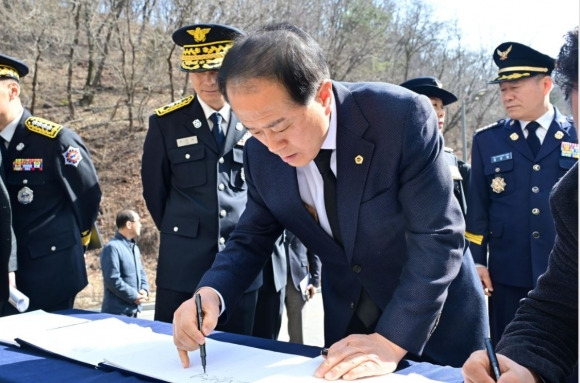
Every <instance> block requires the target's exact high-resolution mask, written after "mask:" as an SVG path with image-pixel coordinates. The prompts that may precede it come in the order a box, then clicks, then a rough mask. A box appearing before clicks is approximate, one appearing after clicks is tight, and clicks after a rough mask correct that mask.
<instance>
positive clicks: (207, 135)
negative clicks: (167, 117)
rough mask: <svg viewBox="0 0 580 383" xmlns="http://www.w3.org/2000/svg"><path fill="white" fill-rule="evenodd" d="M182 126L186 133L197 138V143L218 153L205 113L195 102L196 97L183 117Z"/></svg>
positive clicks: (196, 101)
mask: <svg viewBox="0 0 580 383" xmlns="http://www.w3.org/2000/svg"><path fill="white" fill-rule="evenodd" d="M183 124H184V125H185V127H186V129H187V130H188V131H190V132H191V133H193V134H194V135H195V136H196V137H197V140H198V142H201V143H203V144H204V145H205V146H206V147H208V148H210V149H211V150H213V151H214V152H216V153H218V148H217V144H216V142H215V139H214V138H213V135H212V134H211V130H210V129H209V123H208V122H207V119H206V118H205V113H204V112H203V108H202V107H201V105H200V103H199V101H198V100H197V97H196V98H195V100H194V101H193V105H192V108H191V109H190V111H189V113H187V114H186V115H185V116H184V118H183Z"/></svg>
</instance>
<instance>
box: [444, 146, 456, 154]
mask: <svg viewBox="0 0 580 383" xmlns="http://www.w3.org/2000/svg"><path fill="white" fill-rule="evenodd" d="M443 150H444V151H446V152H447V153H453V152H455V150H453V149H452V148H450V147H448V146H445V147H444V148H443Z"/></svg>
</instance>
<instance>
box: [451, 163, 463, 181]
mask: <svg viewBox="0 0 580 383" xmlns="http://www.w3.org/2000/svg"><path fill="white" fill-rule="evenodd" d="M449 170H451V178H453V181H462V180H463V177H461V173H460V172H459V168H458V167H457V166H455V165H449Z"/></svg>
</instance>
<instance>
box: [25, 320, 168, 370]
mask: <svg viewBox="0 0 580 383" xmlns="http://www.w3.org/2000/svg"><path fill="white" fill-rule="evenodd" d="M165 336H167V335H162V334H157V333H154V332H153V331H152V330H151V328H149V327H141V326H138V325H136V324H128V323H125V322H123V321H122V320H120V319H117V318H107V319H101V320H94V321H87V322H85V323H81V324H76V325H72V326H67V327H60V328H57V329H52V330H46V331H42V332H35V333H31V334H21V335H20V336H19V337H18V338H17V341H24V342H26V343H28V344H30V345H32V346H35V347H37V348H39V349H42V350H44V351H48V352H51V353H54V354H57V355H61V356H64V357H66V358H69V359H73V360H76V361H79V362H82V363H86V364H89V365H92V366H97V365H98V364H99V363H100V362H102V361H103V359H104V357H105V355H106V354H107V352H114V351H116V350H122V351H124V352H133V350H138V349H139V348H140V347H141V346H142V345H146V344H148V343H151V342H154V341H155V340H157V338H158V337H165ZM174 352H175V349H174Z"/></svg>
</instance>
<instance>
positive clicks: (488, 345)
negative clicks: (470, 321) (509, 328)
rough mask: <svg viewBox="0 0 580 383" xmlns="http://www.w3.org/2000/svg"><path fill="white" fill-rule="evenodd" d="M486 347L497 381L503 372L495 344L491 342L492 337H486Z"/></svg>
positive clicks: (492, 371)
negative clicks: (500, 369)
mask: <svg viewBox="0 0 580 383" xmlns="http://www.w3.org/2000/svg"><path fill="white" fill-rule="evenodd" d="M484 342H485V349H486V350H487V357H488V358H489V363H490V364H491V373H492V374H493V378H494V380H495V381H496V382H497V380H498V379H499V377H500V375H501V373H500V371H499V362H498V361H497V355H495V350H494V349H493V344H491V339H489V338H485V339H484Z"/></svg>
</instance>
